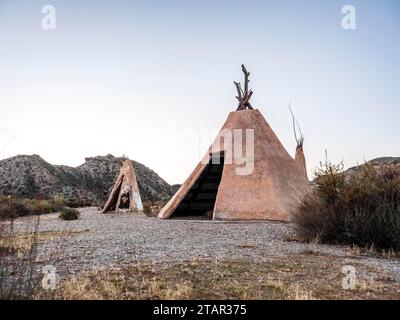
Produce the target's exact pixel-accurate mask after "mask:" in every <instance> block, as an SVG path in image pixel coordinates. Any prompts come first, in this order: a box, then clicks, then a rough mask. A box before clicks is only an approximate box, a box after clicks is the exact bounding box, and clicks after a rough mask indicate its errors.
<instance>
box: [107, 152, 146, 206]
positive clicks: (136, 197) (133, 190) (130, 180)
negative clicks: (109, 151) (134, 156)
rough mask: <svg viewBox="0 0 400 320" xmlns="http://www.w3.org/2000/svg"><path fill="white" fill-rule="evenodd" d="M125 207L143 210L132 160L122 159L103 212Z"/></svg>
mask: <svg viewBox="0 0 400 320" xmlns="http://www.w3.org/2000/svg"><path fill="white" fill-rule="evenodd" d="M123 208H125V209H129V210H137V211H142V210H143V205H142V199H141V197H140V193H139V187H138V183H137V181H136V174H135V169H134V168H133V165H132V161H130V160H123V161H122V165H121V169H120V172H119V175H118V177H117V180H116V181H115V184H114V187H113V189H112V191H111V193H110V195H109V197H108V200H107V202H106V204H105V205H104V207H103V210H102V212H103V213H106V212H108V211H118V210H119V209H123Z"/></svg>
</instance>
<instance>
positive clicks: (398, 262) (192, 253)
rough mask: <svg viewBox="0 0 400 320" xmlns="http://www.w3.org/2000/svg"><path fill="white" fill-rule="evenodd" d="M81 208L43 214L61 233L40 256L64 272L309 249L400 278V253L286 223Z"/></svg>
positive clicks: (21, 224)
mask: <svg viewBox="0 0 400 320" xmlns="http://www.w3.org/2000/svg"><path fill="white" fill-rule="evenodd" d="M80 211H81V216H80V218H79V220H75V221H61V220H60V219H59V218H58V215H57V214H49V215H43V216H41V222H40V232H56V234H57V236H54V237H52V238H49V239H47V240H46V241H43V242H41V245H40V248H39V253H40V254H39V260H40V261H42V262H43V263H44V264H53V265H55V266H56V267H57V270H58V272H62V273H63V274H71V273H79V272H81V271H88V270H91V269H92V268H95V267H107V266H113V267H115V266H122V265H123V264H129V263H131V262H135V261H143V262H144V261H146V262H148V261H151V262H179V261H182V260H188V259H190V258H197V257H204V258H217V259H223V258H246V259H251V260H260V261H265V260H268V259H271V258H278V259H279V257H284V256H290V255H296V254H310V252H311V253H312V254H318V255H325V256H330V257H337V258H341V259H343V258H344V259H346V261H347V262H348V263H349V264H351V262H352V261H356V262H357V263H358V264H360V263H362V264H365V265H366V266H369V267H372V268H380V269H381V268H383V269H384V270H385V271H386V272H388V273H389V274H390V276H391V277H392V278H393V281H396V282H399V281H400V259H398V258H379V257H374V256H372V255H367V256H365V255H360V254H357V253H356V252H355V250H354V249H352V248H349V247H342V246H330V245H321V244H306V243H299V242H296V241H294V239H295V234H294V231H293V225H291V224H288V223H277V222H220V221H208V220H159V219H157V218H151V217H146V216H145V215H137V214H128V213H119V214H101V213H100V212H99V211H98V210H97V208H82V209H80ZM26 224H27V218H21V219H18V221H17V228H18V229H19V230H20V231H21V232H22V231H23V230H24V229H25V226H26ZM57 232H62V233H64V232H65V234H64V235H61V236H60V234H58V233H57Z"/></svg>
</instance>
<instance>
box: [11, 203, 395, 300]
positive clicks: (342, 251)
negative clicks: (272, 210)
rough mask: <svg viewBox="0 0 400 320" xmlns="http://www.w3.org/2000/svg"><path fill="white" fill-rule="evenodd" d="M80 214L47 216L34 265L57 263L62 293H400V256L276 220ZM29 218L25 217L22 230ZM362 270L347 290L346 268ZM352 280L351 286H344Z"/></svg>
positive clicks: (357, 295)
mask: <svg viewBox="0 0 400 320" xmlns="http://www.w3.org/2000/svg"><path fill="white" fill-rule="evenodd" d="M80 211H81V216H80V218H79V219H78V220H74V221H62V220H60V219H59V218H58V216H57V214H48V215H43V216H41V218H40V226H39V243H40V244H39V254H38V258H37V262H38V267H37V272H38V273H39V274H40V272H41V267H42V266H44V265H53V266H55V267H56V268H57V269H56V270H57V277H58V289H57V290H55V291H51V292H50V291H49V292H46V291H44V292H41V293H40V296H41V297H43V296H44V297H56V298H62V299H71V298H73V299H80V298H88V299H103V298H107V299H108V298H110V299H119V298H122V299H125V298H126V299H138V298H139V299H140V298H142V299H143V298H144V299H147V298H161V299H169V298H177V299H184V298H201V299H207V298H216V299H225V298H244V299H247V298H249V299H259V298H263V299H341V298H350V299H367V298H371V299H399V298H400V259H399V258H398V257H396V255H395V254H391V253H379V252H376V251H374V250H367V249H360V248H356V247H344V246H335V245H321V244H318V243H302V242H300V241H298V239H296V236H295V232H294V229H293V228H294V226H293V225H292V224H290V223H276V222H219V221H208V220H159V219H157V218H154V217H147V216H145V215H143V214H131V213H118V214H101V213H100V212H99V211H98V210H97V208H83V209H80ZM30 219H31V218H29V217H25V218H19V219H17V222H16V227H17V230H18V231H19V232H21V234H23V233H24V232H25V231H26V226H27V225H28V224H29V220H30ZM349 265H350V266H352V267H354V268H355V269H354V270H355V272H356V273H355V276H356V278H355V287H354V288H353V289H344V288H343V285H342V281H343V279H344V278H345V276H346V275H345V274H344V273H342V271H343V269H342V268H343V266H349ZM345 287H346V286H345Z"/></svg>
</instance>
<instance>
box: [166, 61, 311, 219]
mask: <svg viewBox="0 0 400 320" xmlns="http://www.w3.org/2000/svg"><path fill="white" fill-rule="evenodd" d="M242 71H243V72H244V75H245V83H244V90H243V89H242V87H241V85H240V83H237V82H235V86H236V89H237V97H236V98H237V99H238V101H239V105H238V107H237V109H236V111H233V112H231V113H230V114H229V116H228V118H227V120H226V122H225V124H224V125H223V127H222V129H221V131H220V132H219V134H218V136H217V138H216V139H215V140H214V143H213V144H212V145H211V147H210V148H209V149H208V150H207V152H206V154H205V155H204V157H203V159H202V160H201V161H200V163H199V164H198V165H197V167H196V168H195V169H194V171H193V172H192V173H191V174H190V176H189V177H188V178H187V180H186V181H185V182H184V183H183V184H182V186H181V187H180V188H179V190H178V191H177V192H176V194H175V195H174V196H173V197H172V198H171V199H170V201H169V202H168V203H167V204H166V205H165V206H164V208H163V209H162V210H161V211H160V213H159V215H158V217H159V218H161V219H168V218H174V217H194V216H195V217H203V218H209V219H219V220H279V221H289V220H291V217H292V215H293V214H294V213H295V212H296V210H297V208H298V206H299V204H300V202H301V201H302V199H304V197H305V196H306V194H307V193H309V192H310V191H311V185H310V183H309V181H308V180H307V179H306V177H305V176H304V172H303V171H302V169H301V167H300V166H299V165H298V164H297V162H296V161H295V160H294V159H293V158H292V157H291V156H290V155H289V153H288V152H287V151H286V149H285V148H284V146H283V145H282V143H281V142H280V141H279V139H278V137H277V136H276V135H275V133H274V131H273V130H272V128H271V127H270V126H269V124H268V123H267V121H266V120H265V119H264V117H263V116H262V114H261V113H260V111H258V110H257V109H253V107H252V106H251V104H250V102H249V100H250V97H251V96H252V94H253V92H252V91H251V89H249V88H248V82H249V75H250V73H249V72H247V70H246V68H245V67H244V66H243V65H242ZM243 133H244V134H243ZM247 133H248V134H247ZM222 140H223V141H222ZM235 140H236V141H237V140H238V141H239V142H238V143H236V142H235ZM230 141H233V145H234V146H233V148H231V146H232V145H231V146H230V143H229V142H230ZM232 150H233V151H232ZM243 153H245V154H246V157H245V158H246V159H247V160H246V161H245V162H242V161H228V160H229V159H231V158H232V154H235V155H236V154H241V155H243ZM248 154H251V156H249V157H247V155H248ZM235 157H236V156H235ZM248 168H251V169H252V170H244V169H248Z"/></svg>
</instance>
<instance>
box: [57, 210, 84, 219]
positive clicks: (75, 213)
mask: <svg viewBox="0 0 400 320" xmlns="http://www.w3.org/2000/svg"><path fill="white" fill-rule="evenodd" d="M79 215H80V212H79V210H77V209H74V208H67V207H65V208H62V209H61V211H60V214H59V216H58V217H59V218H60V219H61V220H67V221H70V220H77V219H79Z"/></svg>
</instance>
